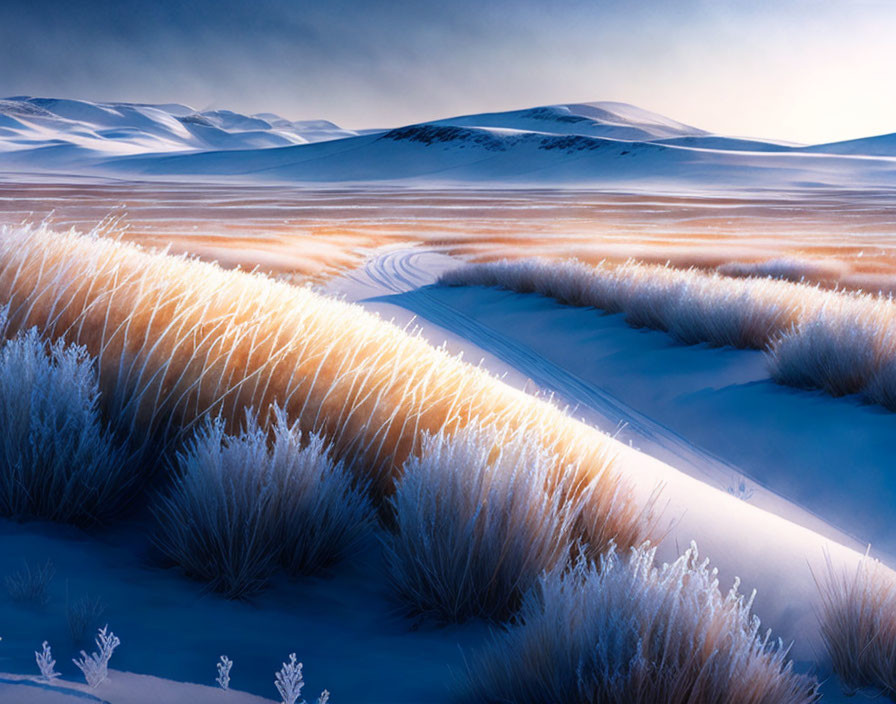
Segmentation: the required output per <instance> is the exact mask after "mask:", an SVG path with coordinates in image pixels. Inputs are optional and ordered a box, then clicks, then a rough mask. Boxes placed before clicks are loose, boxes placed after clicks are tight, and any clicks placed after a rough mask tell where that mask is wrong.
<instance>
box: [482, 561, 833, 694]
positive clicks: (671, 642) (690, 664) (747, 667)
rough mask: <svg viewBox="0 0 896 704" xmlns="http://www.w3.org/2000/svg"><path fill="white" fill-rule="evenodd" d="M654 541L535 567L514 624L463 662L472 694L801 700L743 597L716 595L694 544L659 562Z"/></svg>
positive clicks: (778, 649)
mask: <svg viewBox="0 0 896 704" xmlns="http://www.w3.org/2000/svg"><path fill="white" fill-rule="evenodd" d="M654 553H655V551H654V550H653V549H648V548H647V547H642V548H638V549H633V550H632V552H631V554H630V556H629V558H628V559H627V560H625V559H623V558H621V557H620V556H619V555H618V554H617V553H616V551H615V550H611V551H609V552H608V553H607V554H606V555H605V556H603V557H602V558H601V559H600V561H599V564H597V565H596V564H594V563H593V562H591V561H589V560H586V559H584V558H580V559H578V560H577V561H575V563H574V565H573V566H572V567H571V568H570V569H568V570H564V569H560V568H558V569H555V570H553V571H551V572H550V573H546V574H545V575H543V576H542V577H541V578H540V579H539V581H538V584H537V586H536V588H534V589H533V590H531V591H530V592H529V593H528V594H527V595H526V598H525V599H524V602H523V606H522V608H521V610H520V613H519V616H518V618H517V620H516V622H515V623H514V624H513V625H511V626H510V627H509V628H508V629H507V630H504V631H501V632H498V633H496V635H494V636H493V641H492V643H491V645H490V646H489V647H488V648H487V649H486V650H485V651H484V652H482V653H480V654H478V655H477V656H476V657H475V658H474V659H473V661H472V663H471V665H470V666H469V670H468V676H467V680H466V689H465V699H464V701H469V702H471V703H472V702H476V703H477V704H498V703H500V704H556V703H557V702H562V703H563V704H658V703H659V702H662V704H717V703H719V702H725V704H755V703H756V702H763V704H808V703H809V702H813V701H815V700H816V699H817V698H818V695H817V693H816V683H815V681H814V680H813V679H811V678H809V677H805V676H802V675H799V674H796V673H794V672H793V671H792V665H791V663H789V662H787V660H786V655H787V651H786V649H785V648H784V647H783V646H782V644H781V642H780V641H777V642H775V641H772V640H771V639H770V636H769V634H766V635H764V636H762V635H760V633H759V620H758V619H757V618H756V617H755V616H753V615H751V613H750V610H751V604H752V598H750V599H745V598H744V597H743V596H742V595H740V594H738V592H737V583H735V586H734V587H733V588H732V589H731V591H729V592H728V594H727V595H723V594H722V593H721V592H720V591H719V588H718V580H717V578H716V572H715V570H710V569H709V567H708V564H707V562H706V561H703V562H698V557H697V550H696V547H694V546H692V547H691V549H690V550H688V551H687V552H686V553H685V554H684V555H682V557H681V558H679V559H678V560H677V561H676V562H674V563H672V564H666V565H663V566H662V567H657V566H655V564H654Z"/></svg>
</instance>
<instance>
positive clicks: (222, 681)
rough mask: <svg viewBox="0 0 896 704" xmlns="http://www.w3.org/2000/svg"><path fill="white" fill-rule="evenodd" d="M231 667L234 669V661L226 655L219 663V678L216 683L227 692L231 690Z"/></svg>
mask: <svg viewBox="0 0 896 704" xmlns="http://www.w3.org/2000/svg"><path fill="white" fill-rule="evenodd" d="M231 667H233V660H231V659H230V658H229V657H227V656H226V655H222V656H221V659H220V661H219V662H218V676H217V677H216V678H215V682H217V683H218V686H219V687H220V688H221V689H223V690H225V691H226V690H228V689H230V668H231Z"/></svg>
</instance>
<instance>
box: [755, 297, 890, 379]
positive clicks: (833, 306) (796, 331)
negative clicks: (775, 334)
mask: <svg viewBox="0 0 896 704" xmlns="http://www.w3.org/2000/svg"><path fill="white" fill-rule="evenodd" d="M894 323H896V306H893V304H892V303H891V302H890V301H886V300H879V299H875V298H873V297H871V296H858V295H843V296H840V297H835V296H831V297H830V298H829V300H828V301H827V305H825V306H824V308H822V309H821V310H820V311H819V312H818V313H817V314H816V315H815V316H814V317H812V318H810V319H808V320H806V321H804V322H802V323H800V324H799V325H797V326H795V327H794V328H793V329H791V330H790V331H788V332H786V333H785V334H783V335H782V336H781V337H780V338H778V339H777V340H776V341H775V342H774V344H773V345H772V348H771V350H770V352H769V364H770V368H771V373H772V378H773V379H774V380H775V381H777V382H778V383H782V384H787V385H789V386H797V387H801V388H818V389H824V390H825V391H827V392H828V393H830V394H832V395H834V396H843V395H846V394H854V393H857V392H859V391H861V390H862V389H863V388H865V387H866V386H867V385H868V384H870V383H871V382H872V380H873V379H874V378H875V375H876V374H877V373H878V371H879V370H880V369H881V366H882V365H883V363H884V361H885V360H886V359H889V358H892V357H893V356H894V352H893V350H894V343H896V335H894V332H893V326H894Z"/></svg>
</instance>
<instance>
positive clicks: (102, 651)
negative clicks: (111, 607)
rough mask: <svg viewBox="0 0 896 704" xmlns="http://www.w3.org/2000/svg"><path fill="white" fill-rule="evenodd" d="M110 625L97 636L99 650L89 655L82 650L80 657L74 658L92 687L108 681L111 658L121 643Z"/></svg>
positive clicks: (73, 660)
mask: <svg viewBox="0 0 896 704" xmlns="http://www.w3.org/2000/svg"><path fill="white" fill-rule="evenodd" d="M108 628H109V627H108V626H104V627H103V628H101V629H100V632H99V634H98V635H97V637H96V646H97V651H96V652H95V653H91V654H90V655H88V654H87V653H85V652H84V651H83V650H82V651H81V658H80V659H77V660H76V659H72V662H73V663H75V665H77V666H78V669H79V670H81V672H83V673H84V679H85V680H87V684H88V686H90V687H98V686H99V685H100V684H102V683H103V682H105V681H106V678H107V677H108V675H109V658H111V657H112V653H113V652H114V651H115V649H116V648H117V647H118V646H119V645H121V641H120V640H118V637H117V636H116V635H115V634H114V633H112V632H111V631H109V630H108Z"/></svg>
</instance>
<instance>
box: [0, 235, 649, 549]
mask: <svg viewBox="0 0 896 704" xmlns="http://www.w3.org/2000/svg"><path fill="white" fill-rule="evenodd" d="M0 300H3V301H9V302H10V314H9V320H10V329H11V331H15V330H20V329H24V328H28V327H31V326H36V327H37V328H38V329H39V331H40V332H41V333H42V334H44V335H46V336H48V337H49V338H53V339H56V338H65V339H67V340H69V341H71V342H76V343H78V344H83V345H85V346H86V347H87V349H88V350H89V352H90V353H91V354H93V355H95V356H96V357H97V359H98V366H99V379H100V387H101V390H102V392H103V395H104V397H105V399H106V403H107V405H108V408H109V412H110V413H111V414H113V415H114V416H115V420H117V421H118V423H119V425H122V426H124V428H125V430H126V431H127V432H128V433H129V434H130V435H131V437H132V438H137V439H138V441H145V442H148V441H149V440H148V439H151V438H152V437H154V436H155V435H156V434H159V433H165V432H167V431H169V430H170V429H175V430H177V429H184V428H190V427H193V426H194V424H195V423H196V422H197V421H198V420H199V419H201V418H203V417H204V416H207V415H209V414H215V415H216V414H218V413H221V414H223V416H224V417H225V418H226V419H228V420H230V421H232V427H231V428H230V429H231V430H234V431H235V430H236V429H237V428H236V424H237V423H238V422H239V421H240V420H241V419H242V418H243V416H244V411H245V409H247V408H255V409H265V408H269V407H270V406H272V405H273V404H279V405H280V406H281V407H282V408H284V409H285V411H286V413H287V416H288V417H289V418H290V419H291V420H293V421H298V424H299V427H300V429H301V430H302V431H303V432H318V433H320V434H322V435H324V436H325V437H326V438H327V439H328V440H329V441H330V442H332V443H333V445H334V448H335V452H336V454H337V456H338V457H339V458H344V459H346V460H348V462H349V464H350V466H351V467H352V468H353V469H354V470H355V471H358V472H362V473H364V474H365V476H366V477H368V478H369V479H371V481H372V483H373V486H374V488H375V491H376V493H377V494H379V495H383V494H386V493H388V492H389V491H390V490H391V487H392V479H393V477H394V475H395V473H396V471H397V470H398V469H399V468H400V467H401V465H402V463H403V462H404V460H405V459H406V458H407V457H408V456H409V455H410V454H411V453H415V452H416V451H417V450H418V448H419V443H420V440H421V437H422V434H423V433H424V431H426V432H429V433H438V432H440V431H444V432H448V433H450V432H452V431H453V430H455V429H457V428H460V427H463V426H465V425H466V424H468V423H469V422H471V420H472V419H477V420H478V422H480V423H486V424H494V425H496V426H499V427H502V428H506V429H507V430H508V431H510V432H511V433H513V432H520V433H526V434H531V435H533V436H534V437H536V438H538V439H539V441H540V442H541V443H542V444H543V445H544V447H545V449H546V450H547V451H548V452H550V453H552V454H554V455H556V456H557V458H558V471H559V468H560V467H565V466H567V465H571V466H573V467H575V471H577V472H581V474H582V481H581V484H582V485H583V486H584V484H585V483H586V482H589V481H591V480H592V479H593V478H594V477H598V478H599V483H600V491H597V492H595V495H594V500H593V501H592V503H591V505H590V506H589V513H590V514H593V516H594V518H593V519H592V520H590V521H587V520H586V523H589V524H590V525H593V526H600V527H601V529H600V530H601V532H602V535H600V536H596V535H592V536H589V537H590V538H591V539H592V540H593V541H594V542H595V543H596V544H598V545H603V544H606V543H607V542H608V540H609V539H610V538H615V539H616V541H617V543H618V544H619V545H621V546H628V545H633V544H637V543H639V542H640V541H641V540H642V539H644V538H645V533H646V531H647V527H646V526H647V521H646V520H645V515H644V507H643V506H638V505H637V504H636V502H635V501H634V500H633V499H632V497H631V494H630V492H629V489H628V487H627V485H626V484H625V482H624V481H623V479H622V477H621V476H620V473H619V471H618V470H617V469H616V467H614V461H615V459H614V457H615V455H614V447H615V442H614V441H613V440H612V439H610V438H609V437H608V436H606V435H603V434H601V433H599V432H596V431H595V430H593V429H592V428H589V427H588V426H585V425H584V424H582V423H579V422H577V421H575V420H573V419H571V418H570V417H568V416H567V415H566V414H564V413H563V412H562V411H560V410H559V409H557V408H555V407H554V406H552V405H550V404H548V403H546V402H544V401H541V400H538V399H535V398H533V397H531V396H528V395H526V394H524V393H522V392H520V391H517V390H514V389H512V388H510V387H508V386H506V385H505V384H503V383H501V382H500V381H498V380H497V379H496V378H495V377H493V376H491V375H490V374H488V373H487V372H485V371H484V370H482V369H478V368H476V367H473V366H471V365H469V364H466V363H464V362H463V361H462V360H460V359H459V358H456V357H453V356H451V355H449V354H448V353H447V352H445V351H444V350H441V349H435V348H433V347H432V346H430V345H429V344H427V343H426V342H425V341H424V340H423V339H422V338H421V337H419V336H417V335H412V334H408V333H407V332H405V331H403V330H401V329H399V328H397V327H395V326H393V325H391V324H389V323H386V322H384V321H382V320H380V319H379V318H378V317H376V316H373V315H370V314H368V313H366V312H365V311H363V310H362V309H361V308H360V307H358V306H355V305H351V304H347V303H344V302H340V301H337V300H334V299H331V298H327V297H325V296H322V295H319V294H317V293H315V292H313V291H312V290H310V289H308V288H297V287H294V286H290V285H288V284H285V283H282V282H277V281H273V280H271V279H269V278H267V277H265V276H262V275H259V274H249V273H245V272H240V271H227V270H224V269H221V268H220V267H218V266H216V265H214V264H210V263H204V262H200V261H197V260H193V259H188V258H184V257H175V256H169V255H164V254H159V253H153V252H149V251H146V250H143V249H141V248H140V247H138V246H136V245H133V244H130V243H125V242H121V241H116V240H114V239H110V238H104V237H97V236H84V235H80V234H77V233H75V232H68V233H55V232H52V231H49V230H48V229H46V228H15V229H6V230H4V231H3V232H2V237H0ZM141 438H142V440H141Z"/></svg>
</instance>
